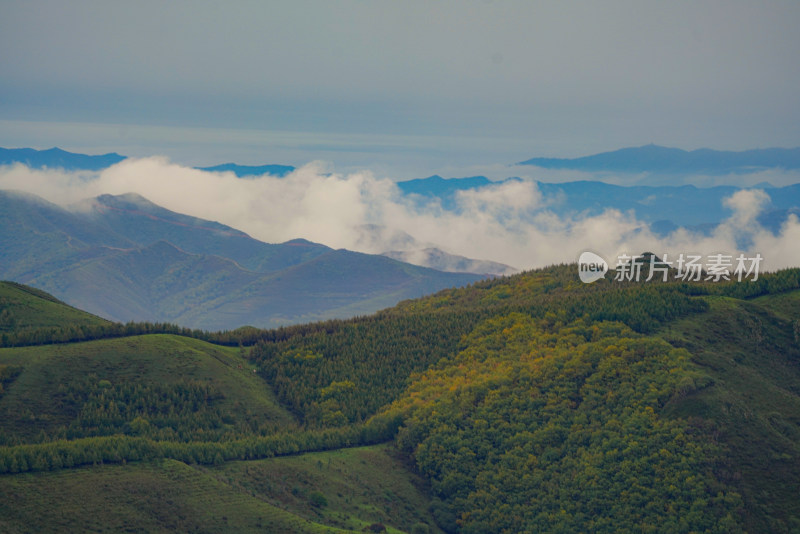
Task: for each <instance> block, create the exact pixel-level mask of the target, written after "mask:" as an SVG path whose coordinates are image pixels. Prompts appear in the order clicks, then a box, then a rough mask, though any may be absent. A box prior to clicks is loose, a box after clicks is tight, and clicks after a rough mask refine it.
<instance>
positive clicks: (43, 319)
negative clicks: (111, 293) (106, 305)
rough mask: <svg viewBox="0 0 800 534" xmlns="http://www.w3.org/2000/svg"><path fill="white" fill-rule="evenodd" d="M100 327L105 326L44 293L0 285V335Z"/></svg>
mask: <svg viewBox="0 0 800 534" xmlns="http://www.w3.org/2000/svg"><path fill="white" fill-rule="evenodd" d="M104 324H109V322H108V321H106V320H105V319H102V318H100V317H97V316H96V315H92V314H90V313H86V312H84V311H81V310H78V309H76V308H73V307H72V306H69V305H67V304H65V303H63V302H61V301H60V300H58V299H56V298H54V297H53V296H51V295H49V294H48V293H45V292H44V291H39V290H37V289H34V288H32V287H29V286H25V285H22V284H17V283H14V282H0V333H8V332H14V331H20V330H30V329H36V328H53V327H59V328H60V327H64V326H73V325H79V326H95V325H104Z"/></svg>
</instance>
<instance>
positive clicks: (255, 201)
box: [0, 158, 800, 269]
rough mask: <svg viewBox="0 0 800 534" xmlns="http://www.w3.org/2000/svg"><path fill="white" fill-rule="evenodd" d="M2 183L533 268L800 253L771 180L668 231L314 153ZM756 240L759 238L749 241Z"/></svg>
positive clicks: (520, 184)
mask: <svg viewBox="0 0 800 534" xmlns="http://www.w3.org/2000/svg"><path fill="white" fill-rule="evenodd" d="M0 188H3V189H18V190H23V191H27V192H31V193H34V194H38V195H40V196H42V197H44V198H45V199H47V200H50V201H52V202H55V203H58V204H62V205H68V204H72V203H74V202H77V201H79V200H81V199H84V198H89V197H94V196H97V195H100V194H103V193H109V194H124V193H129V192H133V193H138V194H140V195H142V196H144V197H145V198H147V199H149V200H151V201H152V202H155V203H156V204H159V205H161V206H163V207H165V208H167V209H170V210H173V211H176V212H180V213H186V214H190V215H193V216H196V217H201V218H204V219H209V220H214V221H219V222H221V223H224V224H227V225H229V226H232V227H235V228H238V229H240V230H243V231H245V232H247V233H249V234H250V235H252V236H253V237H256V238H258V239H261V240H263V241H267V242H272V243H275V242H283V241H287V240H290V239H294V238H305V239H309V240H311V241H315V242H319V243H323V244H326V245H328V246H331V247H334V248H348V249H351V250H358V251H362V252H368V253H381V252H385V251H388V250H397V249H398V248H399V249H405V250H409V249H413V248H424V247H429V246H436V247H438V248H441V249H442V250H444V251H446V252H449V253H452V254H458V255H462V256H466V257H469V258H475V259H484V260H492V261H497V262H502V263H505V264H508V265H512V266H514V267H517V268H521V269H528V268H534V267H540V266H544V265H549V264H553V263H567V262H574V261H576V260H577V258H578V256H579V255H580V253H581V252H582V251H584V250H593V251H596V252H598V253H600V254H601V255H604V256H605V257H606V258H608V259H610V260H611V259H613V258H615V257H616V255H618V254H619V253H621V252H626V253H628V254H638V253H641V252H644V251H652V252H655V253H656V254H659V255H662V254H664V253H669V254H678V253H681V252H683V253H701V254H712V253H720V252H722V253H725V254H731V255H734V254H737V253H739V252H746V253H755V252H760V253H761V254H762V256H764V258H765V260H764V265H763V267H765V268H770V269H775V268H781V267H787V266H798V265H800V252H798V247H797V246H796V244H797V243H798V242H800V223H799V222H798V220H797V218H796V217H793V218H790V219H789V220H788V221H787V222H786V224H785V225H784V227H783V228H782V230H781V232H780V234H779V235H777V236H775V235H773V234H771V233H770V232H768V231H767V230H765V229H763V228H761V227H760V226H759V225H758V224H757V222H756V216H757V215H758V213H759V212H760V210H761V209H762V208H763V207H764V203H765V199H766V198H767V196H766V194H765V193H764V192H763V191H758V190H749V191H740V192H737V193H736V194H734V195H733V196H731V197H730V198H729V199H727V200H726V206H727V207H729V208H731V209H732V210H733V212H734V213H733V215H732V216H731V217H730V218H729V219H728V220H726V221H723V223H722V224H721V225H720V226H719V227H718V228H717V229H716V231H715V232H714V233H713V234H712V235H710V236H704V235H699V234H692V233H690V232H687V231H686V230H685V229H679V230H678V231H676V232H674V233H673V234H670V235H668V236H666V237H658V236H656V235H655V234H653V233H652V232H651V231H650V229H649V228H648V227H647V225H646V224H644V223H642V222H640V221H638V220H637V219H636V218H635V216H634V214H633V213H632V212H630V213H624V212H620V211H618V210H606V211H605V212H603V213H601V214H599V215H595V216H587V215H579V216H577V217H576V218H561V217H559V216H557V215H556V214H554V213H553V212H551V211H549V210H548V207H547V204H546V203H545V202H543V199H542V197H541V194H540V192H539V190H538V188H537V186H536V184H535V182H532V181H510V182H506V183H502V184H493V185H490V186H487V187H485V188H482V189H479V190H472V191H463V192H460V193H459V194H458V195H457V196H456V204H457V208H458V209H457V210H455V211H448V210H446V209H443V208H442V206H441V205H440V203H439V202H437V201H431V202H427V203H419V202H412V201H411V200H409V199H408V198H405V197H403V195H402V194H401V193H400V191H399V189H398V188H397V186H396V185H395V183H394V182H392V181H391V180H389V179H378V178H376V177H375V176H374V175H373V174H371V173H370V172H357V173H352V174H347V175H343V174H337V173H335V172H331V169H329V168H327V167H326V166H325V165H324V164H322V163H317V162H315V163H311V164H308V165H306V166H303V167H301V168H299V169H297V170H296V171H295V172H293V173H292V174H290V175H288V176H286V177H284V178H278V177H273V176H269V175H265V176H262V177H258V178H255V179H246V180H244V179H239V178H237V177H236V176H234V175H233V174H232V173H210V172H205V171H200V170H197V169H193V168H188V167H184V166H180V165H176V164H173V163H171V162H169V161H168V160H166V159H164V158H144V159H129V160H125V161H123V162H121V163H119V164H117V165H114V166H113V167H110V168H108V169H106V170H104V171H102V172H99V173H86V172H80V173H71V172H63V171H59V170H32V169H29V168H27V167H25V166H22V165H16V166H13V167H4V168H0ZM741 243H748V246H747V247H746V248H747V250H740V247H741Z"/></svg>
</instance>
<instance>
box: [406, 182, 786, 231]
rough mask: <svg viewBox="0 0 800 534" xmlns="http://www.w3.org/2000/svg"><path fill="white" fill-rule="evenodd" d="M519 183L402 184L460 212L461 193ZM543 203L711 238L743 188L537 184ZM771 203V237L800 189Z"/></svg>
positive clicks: (773, 195)
mask: <svg viewBox="0 0 800 534" xmlns="http://www.w3.org/2000/svg"><path fill="white" fill-rule="evenodd" d="M519 180H520V179H519V178H508V179H505V180H499V181H492V180H490V179H489V178H487V177H485V176H472V177H469V178H442V177H441V176H438V175H434V176H430V177H428V178H421V179H416V180H409V181H406V182H398V184H397V185H398V187H400V189H401V190H402V191H404V192H406V193H407V194H413V195H416V196H417V197H419V198H422V199H427V200H430V199H434V198H435V199H439V200H440V201H441V204H442V207H443V208H445V209H450V210H455V211H457V210H458V209H459V205H458V201H457V196H458V193H459V192H460V191H467V190H474V189H479V188H481V187H487V186H493V185H501V184H504V183H508V182H512V181H519ZM536 186H537V188H538V190H539V192H540V193H541V195H542V201H541V203H540V204H538V205H537V206H534V207H532V209H534V210H538V209H542V210H548V211H551V212H553V213H555V214H557V215H559V216H560V217H582V216H594V215H599V214H600V213H602V212H603V211H605V210H607V209H616V210H619V211H622V212H632V213H633V214H634V215H635V216H636V218H637V219H638V220H640V221H643V222H645V223H648V224H650V225H651V228H652V229H653V230H654V231H655V232H656V233H662V234H663V233H668V232H670V231H672V230H675V229H676V228H678V227H687V228H689V229H692V230H695V231H700V232H708V231H711V230H713V228H715V227H716V225H718V224H719V223H720V222H722V221H723V220H725V219H727V218H728V217H730V216H731V215H732V214H733V212H732V211H731V209H729V208H728V207H726V206H725V205H724V202H723V201H724V200H725V199H726V198H728V197H730V196H731V195H733V194H734V193H736V192H737V191H741V190H742V189H743V188H741V187H736V186H731V185H720V186H715V187H697V186H694V185H680V186H667V185H665V186H622V185H615V184H609V183H605V182H601V181H593V180H581V181H575V182H564V183H549V182H538V181H537V182H536ZM762 190H763V191H764V192H765V193H766V195H767V197H768V198H769V203H768V204H767V205H766V206H764V211H763V213H762V214H761V216H760V217H759V222H760V223H761V224H762V225H763V226H764V227H765V228H767V229H769V230H771V231H772V232H777V231H779V229H780V227H781V225H782V224H783V223H784V222H785V221H786V218H787V217H788V216H789V215H790V214H792V213H794V214H797V213H798V212H799V211H800V184H793V185H788V186H784V187H772V186H769V187H766V186H765V187H763V188H762Z"/></svg>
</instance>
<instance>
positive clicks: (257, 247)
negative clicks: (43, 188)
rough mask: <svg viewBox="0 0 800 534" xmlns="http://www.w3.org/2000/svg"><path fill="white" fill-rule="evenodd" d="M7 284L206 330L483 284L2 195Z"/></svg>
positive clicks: (120, 204)
mask: <svg viewBox="0 0 800 534" xmlns="http://www.w3.org/2000/svg"><path fill="white" fill-rule="evenodd" d="M0 248H2V250H4V251H5V253H4V254H3V255H2V257H0V278H3V279H9V280H14V281H17V282H21V283H26V284H29V285H33V286H35V287H38V288H41V289H44V290H46V291H48V292H50V293H52V294H53V295H55V296H56V297H58V298H60V299H62V300H64V301H66V302H69V303H70V304H72V305H74V306H78V307H80V308H82V309H85V310H87V311H89V312H92V313H95V314H97V315H100V316H102V317H106V318H109V319H112V320H116V321H133V320H137V321H140V320H148V321H159V322H174V323H178V324H180V325H182V326H188V327H192V328H200V329H211V328H214V329H219V328H222V329H232V328H236V327H239V326H242V325H246V324H247V325H253V326H258V327H274V326H279V325H285V324H292V323H297V322H305V321H312V320H320V319H328V318H337V317H352V316H354V315H361V314H365V313H370V312H373V311H376V310H379V309H381V308H386V307H389V306H391V305H394V304H395V303H397V302H398V301H400V300H403V299H406V298H411V297H419V296H422V295H424V294H428V293H432V292H435V291H437V290H439V289H442V288H446V287H452V286H459V285H464V284H469V283H471V282H474V281H476V280H479V279H481V278H482V276H480V275H476V274H468V273H444V272H440V271H436V270H433V269H428V268H424V267H419V266H415V265H409V264H406V263H402V262H400V261H396V260H393V259H391V258H388V257H385V256H376V255H369V254H361V253H357V252H351V251H347V250H334V249H331V248H328V247H326V246H323V245H319V244H316V243H311V242H309V241H305V240H293V241H289V242H286V243H282V244H268V243H263V242H261V241H258V240H256V239H253V238H251V237H250V236H248V235H247V234H245V233H243V232H240V231H238V230H235V229H233V228H230V227H227V226H224V225H222V224H219V223H215V222H211V221H205V220H202V219H198V218H195V217H190V216H187V215H181V214H178V213H175V212H172V211H169V210H166V209H164V208H161V207H159V206H157V205H155V204H153V203H151V202H149V201H148V200H146V199H145V198H143V197H141V196H138V195H134V194H128V195H120V196H112V195H102V196H100V197H97V198H95V199H91V200H87V201H84V202H82V203H80V204H77V205H75V206H72V207H70V209H65V208H62V207H59V206H57V205H55V204H51V203H49V202H46V201H45V200H43V199H41V198H39V197H36V196H34V195H30V194H26V193H19V192H13V191H0Z"/></svg>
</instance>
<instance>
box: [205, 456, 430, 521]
mask: <svg viewBox="0 0 800 534" xmlns="http://www.w3.org/2000/svg"><path fill="white" fill-rule="evenodd" d="M406 462H407V459H405V458H404V457H402V456H401V455H399V454H398V452H397V450H396V449H395V448H394V447H392V446H390V445H387V444H383V445H373V446H369V447H356V448H348V449H340V450H335V451H325V452H318V453H309V454H302V455H298V456H285V457H279V458H270V459H267V460H256V461H252V462H231V463H227V464H225V465H222V466H219V467H213V468H211V469H210V470H209V471H210V472H211V473H212V474H214V475H215V476H217V477H220V478H221V479H222V480H226V481H230V483H232V484H235V485H236V486H237V487H240V488H242V489H244V490H246V491H248V492H252V493H253V494H256V495H258V496H259V497H260V498H263V499H265V500H266V501H267V502H269V503H271V504H274V505H275V506H278V507H280V508H282V509H285V510H288V511H290V512H292V513H294V514H297V515H299V516H302V517H305V518H309V519H311V520H312V521H316V522H319V523H322V524H325V525H332V526H335V527H339V528H344V529H350V530H356V531H363V530H364V529H365V527H369V526H370V525H373V524H382V525H384V526H385V527H386V528H387V531H389V532H397V531H401V532H419V533H423V532H431V533H432V532H440V530H439V529H438V527H436V524H435V521H434V519H433V517H432V516H431V513H430V506H429V504H430V503H429V497H428V494H427V487H426V482H425V481H424V479H423V478H422V477H421V476H419V475H418V474H414V473H412V472H411V471H409V469H408V467H409V466H408V465H407V464H406Z"/></svg>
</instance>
